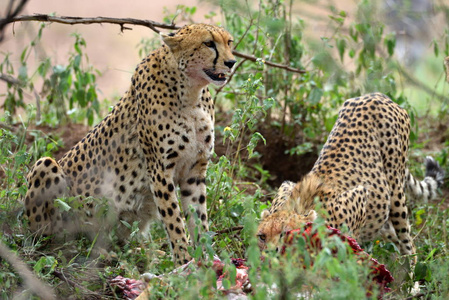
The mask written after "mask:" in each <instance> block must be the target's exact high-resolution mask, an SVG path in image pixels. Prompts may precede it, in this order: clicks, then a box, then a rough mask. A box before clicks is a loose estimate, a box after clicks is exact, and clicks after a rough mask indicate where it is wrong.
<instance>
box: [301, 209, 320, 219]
mask: <svg viewBox="0 0 449 300" xmlns="http://www.w3.org/2000/svg"><path fill="white" fill-rule="evenodd" d="M317 217H318V214H317V213H316V211H314V210H313V209H312V210H311V211H309V212H308V213H307V214H306V215H304V218H305V219H304V220H305V221H306V222H313V221H315V220H316V218H317Z"/></svg>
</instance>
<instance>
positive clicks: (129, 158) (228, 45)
mask: <svg viewBox="0 0 449 300" xmlns="http://www.w3.org/2000/svg"><path fill="white" fill-rule="evenodd" d="M161 37H162V41H163V45H162V46H161V47H160V48H158V49H156V50H155V51H153V52H152V53H150V54H149V55H148V56H147V57H146V58H145V59H143V61H142V62H141V63H140V64H139V65H138V66H137V68H136V71H135V73H134V75H133V76H132V80H131V86H130V88H129V89H128V91H127V92H126V93H125V95H124V96H123V97H122V99H121V100H120V101H119V102H118V103H117V104H116V105H115V106H114V108H113V110H112V111H111V113H110V114H109V115H107V116H106V117H105V118H104V119H103V120H102V121H101V122H100V123H99V124H98V125H96V126H95V127H94V128H93V129H92V130H91V131H90V132H89V133H88V134H87V136H86V137H85V138H83V139H82V140H81V141H80V142H79V143H78V144H76V145H75V146H74V147H73V148H72V149H71V150H69V151H68V152H67V153H66V154H65V155H64V156H63V157H62V158H61V159H60V160H59V161H58V162H56V161H55V160H53V159H52V158H49V157H44V158H41V159H39V160H38V161H37V162H36V163H35V165H34V166H33V168H32V169H31V171H30V172H29V174H28V177H27V180H28V192H27V194H26V196H25V209H26V215H27V217H28V219H29V222H30V228H31V230H32V231H33V232H38V233H40V234H55V233H60V232H62V231H63V230H64V229H65V230H67V231H69V232H72V231H77V230H91V226H92V225H90V224H92V222H94V223H95V220H93V217H92V216H93V214H92V213H91V212H89V211H87V212H86V213H85V215H86V216H87V218H86V216H82V217H81V216H79V214H78V216H77V217H75V218H69V219H67V218H65V215H62V214H61V212H60V210H58V209H57V207H55V205H54V199H56V198H59V197H62V196H76V195H81V196H83V197H89V196H93V197H95V198H105V199H107V200H108V205H109V208H110V209H112V210H113V211H114V212H115V215H116V218H115V219H116V220H118V219H120V220H125V221H127V222H128V223H130V224H132V223H133V222H134V221H139V222H140V223H139V227H140V228H141V229H143V228H145V227H146V225H147V223H148V221H149V220H151V219H155V218H160V219H162V221H163V223H164V225H165V228H166V231H167V233H168V237H169V239H170V242H171V248H172V250H173V255H174V260H175V262H176V263H177V264H182V263H185V262H187V261H188V260H189V259H190V256H189V254H188V253H187V246H188V241H187V237H186V231H185V225H184V222H185V219H184V217H183V215H182V214H181V209H180V206H179V203H178V198H177V191H176V187H179V189H180V196H181V199H180V202H181V205H182V210H183V212H184V215H185V216H186V218H187V222H188V228H189V232H190V237H191V239H193V232H194V228H195V218H194V216H193V215H191V211H190V209H189V207H190V206H193V207H194V209H195V212H196V215H197V217H198V218H199V219H200V220H201V224H202V229H203V230H205V231H207V230H208V218H207V211H206V168H207V165H208V161H209V158H210V156H211V152H212V149H213V145H214V103H213V102H212V100H211V96H210V94H209V91H208V89H207V86H208V85H209V84H210V83H213V84H215V85H217V86H222V85H224V84H225V83H226V81H227V76H226V75H227V74H228V73H229V72H230V71H231V69H232V67H233V66H234V64H235V62H236V61H235V59H234V56H233V54H232V42H233V40H232V37H231V35H230V34H229V33H228V32H227V31H225V30H224V29H222V28H220V27H216V26H212V25H206V24H193V25H186V26H184V27H182V28H181V29H179V30H178V31H176V32H174V33H170V34H161ZM91 208H92V207H91Z"/></svg>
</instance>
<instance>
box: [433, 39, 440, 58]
mask: <svg viewBox="0 0 449 300" xmlns="http://www.w3.org/2000/svg"><path fill="white" fill-rule="evenodd" d="M433 53H434V54H435V56H438V54H439V53H440V49H439V47H438V42H437V41H436V40H434V41H433Z"/></svg>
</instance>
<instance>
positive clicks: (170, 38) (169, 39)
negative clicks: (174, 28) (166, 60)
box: [160, 32, 179, 51]
mask: <svg viewBox="0 0 449 300" xmlns="http://www.w3.org/2000/svg"><path fill="white" fill-rule="evenodd" d="M160 36H161V39H162V41H163V42H164V44H165V45H167V46H168V48H170V50H172V51H174V50H175V49H176V48H177V47H178V46H179V36H177V35H176V34H175V33H173V32H172V33H169V34H165V33H162V32H161V33H160Z"/></svg>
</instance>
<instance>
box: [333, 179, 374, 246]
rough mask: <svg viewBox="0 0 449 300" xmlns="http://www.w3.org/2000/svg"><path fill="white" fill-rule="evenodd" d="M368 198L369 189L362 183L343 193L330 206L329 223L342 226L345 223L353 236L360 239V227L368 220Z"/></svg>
mask: <svg viewBox="0 0 449 300" xmlns="http://www.w3.org/2000/svg"><path fill="white" fill-rule="evenodd" d="M367 198H368V190H367V189H366V188H365V187H364V186H361V185H359V186H357V187H356V188H353V189H352V190H349V191H346V192H344V193H341V194H340V195H339V196H338V198H337V199H336V201H335V202H334V203H331V204H330V207H328V211H327V213H328V215H329V216H328V219H327V221H328V225H330V226H332V227H335V228H341V226H342V225H343V224H346V226H348V228H349V230H350V231H351V233H352V235H353V237H354V238H355V239H356V240H358V239H359V234H360V229H361V228H362V227H363V226H364V225H365V221H366V201H367Z"/></svg>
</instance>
